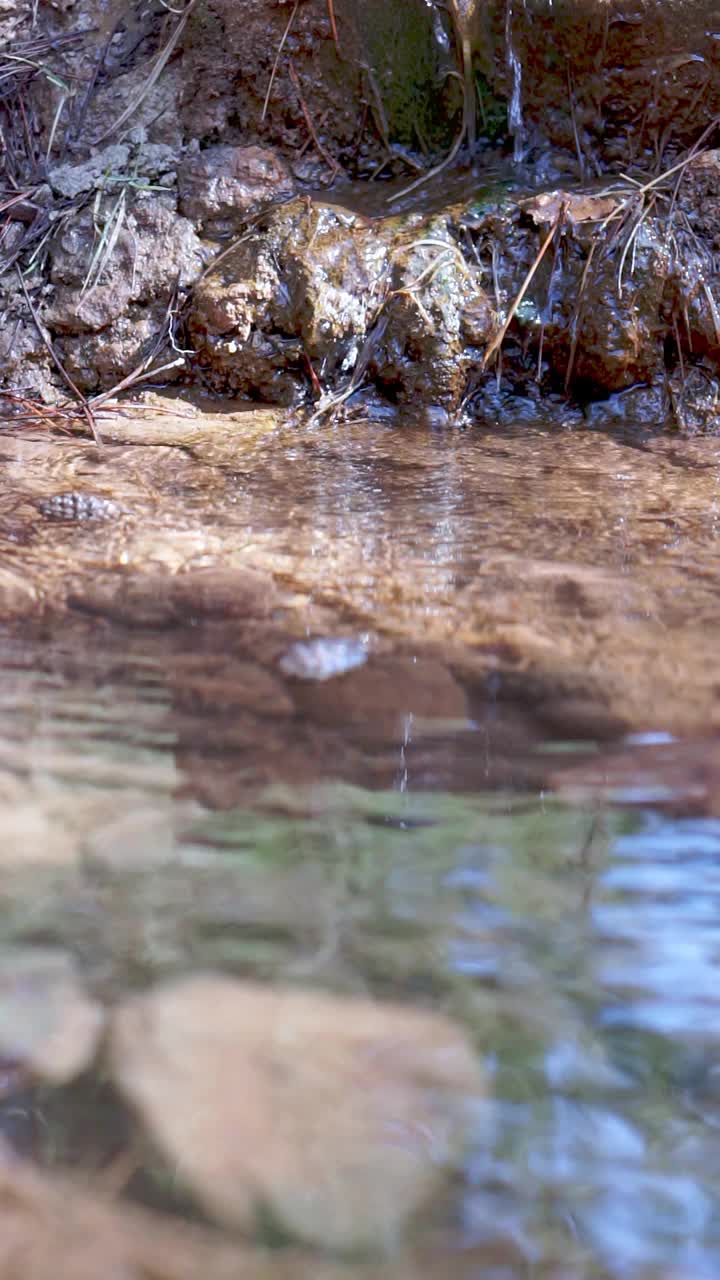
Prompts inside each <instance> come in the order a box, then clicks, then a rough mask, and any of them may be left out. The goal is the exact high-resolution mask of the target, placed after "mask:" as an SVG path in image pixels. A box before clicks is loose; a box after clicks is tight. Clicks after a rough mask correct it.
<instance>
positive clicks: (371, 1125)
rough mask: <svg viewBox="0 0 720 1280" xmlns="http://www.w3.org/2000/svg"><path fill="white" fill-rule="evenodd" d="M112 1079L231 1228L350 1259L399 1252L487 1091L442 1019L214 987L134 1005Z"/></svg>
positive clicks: (117, 1039) (181, 990)
mask: <svg viewBox="0 0 720 1280" xmlns="http://www.w3.org/2000/svg"><path fill="white" fill-rule="evenodd" d="M110 1069H111V1071H112V1074H113V1078H114V1079H115V1081H116V1083H117V1085H118V1087H119V1088H120V1089H121V1090H122V1092H123V1093H124V1094H125V1095H126V1096H127V1097H128V1098H129V1099H130V1101H132V1102H133V1103H134V1104H135V1105H136V1106H137V1107H138V1108H139V1110H140V1112H141V1114H142V1116H143V1118H144V1120H145V1123H146V1124H147V1126H148V1128H149V1130H150V1132H151V1133H152V1134H153V1137H154V1139H155V1141H156V1142H158V1144H159V1145H160V1146H161V1148H162V1149H163V1150H164V1151H165V1154H166V1155H167V1157H168V1158H169V1159H170V1160H171V1161H172V1162H173V1166H174V1167H175V1168H177V1169H178V1170H179V1171H180V1172H181V1173H182V1174H183V1176H184V1177H186V1178H187V1179H188V1180H189V1182H190V1183H191V1185H192V1186H193V1187H194V1189H195V1191H196V1192H197V1194H198V1196H199V1197H200V1199H201V1200H202V1201H203V1203H204V1204H205V1205H206V1207H207V1208H208V1210H209V1211H210V1212H211V1213H212V1214H213V1215H214V1216H215V1217H217V1218H219V1219H220V1220H221V1221H223V1222H227V1223H229V1224H230V1225H233V1226H240V1227H242V1228H245V1229H247V1228H249V1227H251V1226H252V1224H253V1220H254V1217H255V1215H256V1214H257V1213H258V1212H261V1211H262V1212H264V1213H265V1214H270V1215H271V1217H272V1218H273V1219H274V1220H275V1221H276V1222H277V1223H278V1224H279V1225H280V1226H281V1227H282V1228H283V1229H284V1230H285V1231H287V1232H289V1233H290V1234H292V1235H293V1236H296V1237H299V1238H301V1239H303V1240H306V1241H310V1242H312V1243H317V1244H320V1245H324V1246H327V1247H330V1248H335V1249H357V1248H371V1249H373V1250H374V1249H378V1248H381V1249H382V1248H388V1247H390V1246H391V1245H393V1244H394V1243H395V1241H396V1240H397V1238H398V1236H399V1235H400V1234H401V1232H402V1230H403V1228H404V1226H405V1225H406V1223H407V1221H408V1219H409V1218H410V1217H411V1216H412V1215H413V1214H414V1213H415V1212H416V1211H417V1210H418V1209H419V1208H420V1207H421V1205H422V1204H423V1203H424V1202H426V1201H427V1199H428V1197H429V1196H431V1195H432V1194H433V1191H434V1190H436V1189H437V1188H438V1186H439V1185H441V1184H442V1180H443V1168H444V1167H446V1166H447V1164H448V1162H451V1161H452V1159H453V1158H454V1157H455V1156H457V1154H458V1149H459V1146H460V1145H461V1144H462V1140H463V1136H464V1132H465V1126H466V1125H467V1112H466V1108H467V1104H468V1095H469V1096H470V1098H471V1099H472V1100H473V1101H475V1102H477V1099H478V1097H479V1096H480V1095H481V1093H482V1077H481V1073H480V1070H479V1066H478V1063H477V1060H476V1058H475V1055H474V1053H473V1052H472V1050H471V1048H470V1046H469V1044H468V1042H467V1040H466V1038H465V1036H464V1034H463V1033H462V1031H460V1030H459V1029H458V1028H456V1027H455V1026H453V1024H452V1023H451V1022H449V1021H448V1020H447V1019H446V1018H444V1017H442V1016H440V1015H436V1014H426V1013H419V1012H415V1011H413V1010H409V1009H404V1008H402V1007H394V1006H392V1005H381V1004H374V1003H372V1002H371V1001H366V1000H360V999H354V1000H353V999H343V1000H339V999H337V998H335V997H332V996H327V995H322V994H319V993H318V994H314V993H310V992H301V991H282V990H273V989H272V988H263V987H258V986H254V985H251V984H243V983H239V982H235V981H233V980H231V979H227V978H222V977H212V976H207V977H195V978H190V979H187V980H185V981H180V982H177V983H175V984H173V985H169V986H166V987H160V988H158V989H157V990H156V991H154V992H151V993H150V994H149V995H146V996H141V997H139V998H137V999H135V1000H131V1001H129V1002H127V1003H126V1004H125V1005H123V1006H122V1007H121V1008H120V1009H119V1010H118V1012H117V1014H116V1015H115V1018H114V1022H113V1027H112V1033H111V1043H110Z"/></svg>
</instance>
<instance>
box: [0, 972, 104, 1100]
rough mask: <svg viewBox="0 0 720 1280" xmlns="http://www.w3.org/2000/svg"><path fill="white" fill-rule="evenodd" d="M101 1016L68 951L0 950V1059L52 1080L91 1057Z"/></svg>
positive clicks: (69, 1074)
mask: <svg viewBox="0 0 720 1280" xmlns="http://www.w3.org/2000/svg"><path fill="white" fill-rule="evenodd" d="M104 1021H105V1015H104V1013H103V1010H102V1009H101V1007H100V1006H99V1005H97V1004H95V1002H94V1001H92V1000H90V998H89V997H88V996H87V994H86V993H85V991H84V990H83V988H82V985H81V983H80V980H79V978H78V976H77V974H76V972H75V966H74V964H73V961H72V958H71V956H69V955H68V954H66V953H65V952H63V951H50V950H43V949H41V948H35V947H33V948H15V947H9V948H3V949H2V951H0V1059H2V1060H3V1061H4V1062H9V1063H12V1064H13V1065H14V1066H16V1067H17V1068H19V1070H20V1071H24V1072H27V1073H28V1074H29V1075H31V1076H33V1077H34V1078H35V1079H38V1080H44V1081H47V1082H48V1083H50V1084H53V1085H60V1084H65V1083H67V1081H69V1080H72V1079H73V1078H74V1077H75V1076H77V1075H79V1074H80V1072H81V1071H84V1070H85V1069H86V1067H88V1066H89V1065H90V1063H91V1061H92V1059H93V1058H94V1056H95V1051H96V1049H97V1045H98V1041H99V1038H100V1035H101V1032H102V1029H103V1025H104Z"/></svg>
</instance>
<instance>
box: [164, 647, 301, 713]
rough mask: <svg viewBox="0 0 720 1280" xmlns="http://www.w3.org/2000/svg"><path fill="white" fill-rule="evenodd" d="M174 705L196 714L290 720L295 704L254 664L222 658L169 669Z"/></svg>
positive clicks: (196, 658) (195, 659) (199, 658)
mask: <svg viewBox="0 0 720 1280" xmlns="http://www.w3.org/2000/svg"><path fill="white" fill-rule="evenodd" d="M170 679H171V684H172V689H173V702H174V705H175V706H176V707H177V708H179V709H180V710H183V711H190V712H193V713H196V714H207V713H208V712H215V713H217V712H222V713H228V712H237V711H239V710H244V711H250V712H252V713H253V714H254V715H258V716H273V717H274V716H291V715H292V714H293V711H294V704H293V702H292V700H291V698H290V697H289V695H288V694H287V693H286V691H285V689H284V687H283V685H282V684H281V683H280V681H279V680H277V679H275V677H274V676H273V675H271V674H270V672H269V671H265V670H264V668H263V667H260V666H258V665H257V664H256V663H254V662H242V661H240V660H238V659H233V658H227V657H225V656H223V655H212V656H209V657H208V656H205V655H200V654H198V655H193V656H191V657H180V658H177V659H175V660H174V661H173V662H172V664H171V666H170Z"/></svg>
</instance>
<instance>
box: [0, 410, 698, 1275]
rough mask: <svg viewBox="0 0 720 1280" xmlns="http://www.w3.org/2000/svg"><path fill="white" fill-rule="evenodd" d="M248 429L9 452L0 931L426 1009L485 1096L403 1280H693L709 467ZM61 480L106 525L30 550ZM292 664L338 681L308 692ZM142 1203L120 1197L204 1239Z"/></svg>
mask: <svg viewBox="0 0 720 1280" xmlns="http://www.w3.org/2000/svg"><path fill="white" fill-rule="evenodd" d="M245 418H247V419H248V421H247V422H246V421H245V420H244V419H243V415H241V414H237V415H235V417H234V418H233V419H232V422H231V428H227V427H226V428H225V429H224V430H223V429H222V428H221V427H218V425H217V424H216V423H209V421H208V420H207V419H206V418H202V415H201V416H200V418H199V419H198V420H196V419H195V418H192V417H191V418H190V419H188V418H185V417H182V418H178V419H177V421H176V420H175V419H174V418H173V417H172V414H171V415H170V416H169V417H163V416H160V417H158V418H157V419H149V420H148V421H147V422H146V421H140V422H139V423H129V424H128V423H127V422H125V421H124V420H123V421H120V422H116V423H115V424H114V427H113V428H112V430H114V431H115V433H116V447H115V448H111V449H108V450H107V452H106V453H105V454H104V455H102V457H100V458H95V457H94V456H93V458H92V459H91V458H90V457H89V456H88V450H87V448H86V446H85V445H81V444H78V443H77V442H75V441H72V442H68V443H67V444H63V445H62V446H59V447H57V448H56V445H57V443H58V442H49V443H48V442H41V441H38V440H34V441H32V442H28V441H22V440H20V441H17V440H15V438H14V437H12V438H11V437H9V436H8V437H3V439H2V453H3V458H2V464H3V466H4V467H5V472H6V480H7V484H8V491H9V490H10V489H13V487H18V488H19V489H20V490H21V491H22V492H26V493H27V498H26V503H25V507H22V508H16V507H13V509H12V510H10V509H8V511H7V512H6V513H5V525H4V526H3V533H4V536H5V537H6V539H7V541H8V545H7V547H6V552H7V557H6V563H5V564H4V565H3V566H2V573H1V574H0V596H2V601H1V602H2V603H3V605H4V606H7V604H8V601H9V602H10V604H11V605H12V604H13V602H15V601H17V600H19V601H20V605H22V604H23V601H24V600H25V596H24V595H23V591H24V590H25V589H26V588H27V589H28V590H29V589H33V590H36V589H37V591H38V593H39V599H40V600H41V601H42V602H43V604H44V613H43V610H42V609H38V610H36V611H35V616H34V619H33V620H32V621H31V622H23V621H17V622H15V623H7V624H6V625H5V627H4V630H3V631H2V633H1V634H0V711H1V712H2V724H1V728H0V830H1V832H2V870H3V875H2V878H0V942H1V943H2V944H3V945H4V946H8V945H10V944H17V943H18V942H21V943H24V944H30V945H34V946H48V945H53V946H60V947H62V948H64V949H67V950H68V951H70V952H71V953H72V955H73V956H74V957H75V958H76V960H77V962H78V964H79V967H80V970H81V973H82V975H83V978H84V981H85V982H86V983H87V985H88V987H89V988H90V990H91V991H92V992H93V993H94V994H95V995H97V996H98V997H100V998H102V999H104V1000H108V1001H111V1002H112V1001H114V1000H115V999H117V998H118V996H122V995H123V994H124V993H125V992H127V991H128V990H129V989H132V990H134V989H137V988H138V987H146V986H148V985H149V984H152V983H153V982H155V981H157V980H158V979H160V978H162V977H164V976H167V975H172V974H177V973H180V972H183V973H184V972H187V971H188V970H190V971H192V970H196V969H202V968H208V967H209V968H213V969H221V970H223V971H225V972H230V973H233V974H236V975H239V976H241V977H253V978H260V979H262V980H263V981H265V982H270V983H278V984H288V983H289V984H292V985H304V984H308V983H309V984H312V985H316V986H318V987H320V988H322V989H328V990H332V991H339V992H354V993H363V994H367V993H370V994H374V995H377V996H378V997H379V998H383V999H394V1000H399V1001H405V1002H407V1003H410V1004H414V1005H421V1006H425V1007H430V1008H442V1009H445V1010H446V1011H448V1012H449V1013H450V1014H451V1015H452V1016H453V1017H455V1018H457V1019H458V1020H460V1021H461V1022H462V1023H463V1024H464V1025H465V1026H466V1027H467V1028H468V1029H469V1031H470V1033H471V1034H472V1035H473V1037H474V1040H475V1043H476V1044H477V1046H478V1050H479V1053H480V1054H481V1056H482V1058H483V1061H484V1062H485V1064H486V1067H487V1070H488V1072H489V1073H490V1075H491V1078H492V1085H493V1100H492V1105H491V1106H490V1107H489V1108H486V1107H483V1108H482V1114H478V1116H477V1127H476V1131H474V1132H473V1133H472V1134H471V1135H470V1137H471V1143H470V1154H469V1159H468V1163H467V1166H466V1168H465V1169H464V1170H463V1171H461V1173H460V1175H459V1176H458V1178H457V1179H456V1180H455V1182H454V1183H453V1186H452V1188H451V1193H450V1194H449V1197H448V1202H447V1203H443V1204H442V1205H438V1207H437V1212H436V1214H435V1215H434V1216H433V1219H432V1222H423V1223H421V1224H419V1226H418V1232H417V1236H418V1238H417V1241H414V1242H413V1243H417V1245H418V1247H422V1246H423V1244H424V1242H425V1240H426V1237H428V1236H429V1238H430V1240H431V1242H432V1243H433V1247H434V1248H435V1249H436V1256H437V1250H438V1249H439V1251H440V1254H439V1256H440V1259H441V1261H440V1263H439V1264H434V1267H433V1268H432V1269H431V1272H428V1275H430V1274H431V1273H432V1275H433V1276H437V1275H438V1271H439V1274H441V1275H442V1276H443V1280H445V1277H446V1276H448V1275H450V1274H452V1276H453V1277H454V1278H455V1277H457V1280H459V1276H460V1275H462V1277H463V1280H470V1276H473V1277H475V1276H477V1275H478V1273H479V1274H481V1275H482V1276H483V1280H488V1278H490V1280H509V1278H510V1280H527V1278H528V1276H533V1280H538V1278H539V1280H598V1278H605V1280H607V1277H610V1278H611V1280H626V1277H633V1280H634V1278H635V1277H639V1278H641V1280H710V1278H712V1280H716V1277H717V1276H718V1274H720V1235H719V1227H718V1224H719V1223H720V1156H719V1155H718V1150H719V1148H718V1141H717V1138H718V1126H719V1125H720V1070H719V1068H720V1052H719V1048H720V1046H719V1045H718V1019H717V1016H716V1014H717V1006H718V997H717V995H716V989H718V984H717V982H716V974H717V969H718V954H719V949H718V936H719V932H720V930H719V926H718V923H717V921H718V909H717V908H718V902H717V895H718V885H719V884H720V873H719V872H718V870H717V868H718V866H720V860H719V859H718V853H719V852H720V826H719V825H718V820H717V818H715V817H711V816H707V817H703V816H698V815H702V814H704V813H707V814H712V813H714V812H715V813H716V812H717V811H718V808H719V807H720V787H718V786H717V783H716V779H717V778H718V777H720V753H718V749H717V745H716V737H715V735H716V732H717V723H718V715H719V714H720V713H719V712H718V692H717V690H718V683H717V681H716V679H715V674H714V673H715V666H716V657H715V655H716V637H717V625H718V611H717V589H716V579H717V570H716V565H717V514H716V513H717V492H716V491H717V481H716V461H717V459H716V454H717V443H716V442H715V441H708V442H702V441H699V442H694V443H693V444H692V445H689V446H688V447H687V449H686V450H685V451H684V452H683V456H682V460H681V461H679V460H678V458H676V457H675V454H674V453H673V450H672V449H671V448H670V446H669V445H667V442H660V444H659V445H658V448H657V450H656V451H655V452H653V451H651V450H650V448H649V446H648V450H649V451H645V452H641V451H640V450H639V449H638V448H636V447H634V446H633V447H629V446H628V447H626V446H625V444H624V443H623V442H622V441H621V440H612V439H609V438H603V437H600V436H597V435H594V434H592V433H582V434H579V435H578V436H577V437H573V436H571V435H566V434H564V433H560V434H558V433H552V432H550V431H547V432H544V431H538V430H534V431H533V430H530V429H528V431H527V432H526V431H523V432H517V433H512V432H511V433H505V434H503V435H495V436H493V435H484V434H481V433H474V434H473V433H465V434H460V433H438V434H434V433H431V432H428V431H420V430H417V429H412V428H408V429H407V430H405V429H403V430H400V429H399V428H397V427H392V428H391V427H388V426H385V425H382V424H380V425H378V424H377V423H376V424H368V423H363V422H356V423H349V424H345V425H343V426H342V427H333V426H330V427H328V428H327V429H324V428H323V429H317V430H314V431H313V432H312V433H310V434H308V435H303V433H302V432H301V431H300V430H299V429H297V428H296V427H293V426H291V425H289V424H288V423H282V422H281V423H278V422H277V421H276V420H275V419H272V420H270V419H268V420H267V421H265V418H263V419H262V421H260V418H259V417H258V418H252V419H250V416H249V415H245ZM253 424H254V426H253ZM253 429H255V431H256V435H255V436H254V437H253V442H252V443H251V445H250V444H248V445H247V453H243V448H242V447H241V446H240V444H239V443H238V441H239V440H241V439H244V440H247V438H248V434H251V433H252V430H253ZM233 433H234V434H233ZM243 433H245V434H243ZM108 434H109V438H110V434H111V429H110V428H108ZM673 448H674V446H673ZM289 476H291V478H292V484H289ZM88 487H90V489H92V490H93V491H95V490H97V491H98V492H102V493H107V494H109V495H110V496H112V497H113V499H115V498H118V499H120V500H121V501H122V503H123V505H124V507H125V508H126V509H127V515H126V516H123V517H122V518H121V519H120V520H118V521H110V522H108V523H107V524H100V525H98V526H97V527H87V526H83V527H73V526H71V527H69V528H65V527H64V526H60V525H58V524H57V523H54V522H52V523H51V522H43V521H39V520H38V514H37V512H38V508H37V501H38V500H39V498H40V497H42V498H43V499H44V498H46V497H47V496H48V494H50V492H51V491H52V492H55V491H60V492H62V491H67V490H75V489H82V491H83V492H84V491H85V490H87V489H88ZM33 504H35V505H33ZM218 567H219V568H220V569H221V570H222V572H223V573H224V572H225V571H227V573H228V574H229V576H228V577H227V578H221V579H217V578H215V579H213V582H214V585H213V582H211V583H210V586H208V584H207V581H206V580H205V579H203V578H202V574H203V573H204V572H205V571H206V570H208V569H210V570H213V571H214V570H215V569H217V568H218ZM196 572H197V573H198V574H199V577H198V578H194V577H193V574H195V573H196ZM168 584H170V586H169V587H168ZM178 584H179V587H180V588H182V590H181V592H180V594H179V595H178V594H177V593H176V594H175V595H173V589H174V587H177V586H178ZM183 584H185V585H183ZM238 599H239V600H240V604H238ZM68 601H69V603H70V606H71V607H70V608H69V609H68V608H66V605H67V603H68ZM313 637H315V638H316V639H317V638H318V637H320V638H322V637H335V638H337V637H342V638H343V639H342V646H347V653H349V654H350V655H354V657H355V658H356V659H357V664H356V665H354V666H353V668H352V670H351V669H350V668H347V670H346V674H345V675H343V676H340V677H339V676H336V674H335V673H334V672H333V674H332V676H331V678H329V679H327V680H325V681H322V682H318V681H313V680H310V681H308V680H304V679H303V678H299V677H298V673H297V665H296V662H295V660H294V659H293V661H292V662H291V663H290V665H289V667H288V664H287V662H286V661H285V659H286V658H287V655H293V654H294V655H295V658H297V655H298V650H297V648H296V647H294V646H297V645H298V644H299V645H305V644H306V643H307V642H308V641H312V640H313ZM323 643H324V644H325V641H323ZM358 645H359V646H360V649H359V648H358ZM342 646H341V648H342ZM360 650H361V652H360ZM342 651H343V652H344V649H343V650H342ZM308 652H309V651H308V650H307V649H306V648H302V649H301V650H300V653H301V655H302V656H303V661H305V659H307V656H308ZM315 652H316V650H315V649H312V651H311V656H312V653H315ZM338 652H340V651H339V650H338V648H337V645H336V644H335V640H333V641H332V645H331V647H330V649H328V648H327V645H325V648H324V649H323V653H325V657H326V658H327V656H328V653H330V655H331V656H332V658H333V661H334V660H335V659H336V658H337V655H338ZM365 657H367V661H364V659H365ZM361 659H362V661H361ZM284 662H285V665H283V663H284ZM326 665H327V664H326ZM330 665H331V666H332V663H330ZM625 721H627V724H628V727H629V729H630V733H629V734H628V735H627V737H626V739H625V741H624V744H623V745H622V747H621V748H617V749H614V750H611V749H610V748H608V747H606V746H604V745H603V744H604V743H605V742H607V741H608V740H612V738H613V736H614V735H616V734H618V733H620V734H622V733H623V728H624V722H625ZM683 729H685V731H686V736H683ZM698 732H699V733H701V734H703V735H704V736H703V737H701V738H699V737H697V736H692V735H693V734H695V735H697V733H698ZM661 810H663V811H664V812H661ZM673 810H674V811H675V812H676V813H678V814H684V815H686V816H682V817H672V816H668V815H669V814H670V812H671V811H673ZM690 815H695V816H690ZM21 1086H22V1089H23V1090H24V1091H23V1092H21V1093H20V1094H18V1089H20V1088H21ZM25 1086H26V1082H24V1081H23V1079H22V1073H20V1076H17V1074H13V1072H10V1073H9V1075H8V1078H7V1081H5V1083H4V1084H3V1089H4V1090H5V1093H4V1094H3V1097H2V1099H0V1101H2V1104H3V1105H2V1113H1V1115H2V1126H3V1131H4V1132H7V1133H8V1134H9V1136H10V1137H11V1139H12V1140H13V1141H16V1143H17V1145H18V1146H19V1147H20V1148H22V1149H23V1150H27V1151H28V1153H29V1154H31V1155H32V1156H33V1158H35V1159H37V1160H39V1161H40V1162H42V1163H45V1164H50V1165H53V1167H56V1166H58V1165H59V1166H60V1167H66V1166H68V1165H69V1166H70V1167H72V1168H75V1169H79V1170H81V1171H82V1170H84V1171H87V1170H88V1169H91V1170H96V1169H101V1170H102V1169H105V1167H106V1166H108V1165H111V1164H112V1161H113V1160H114V1159H115V1158H116V1157H117V1155H118V1151H120V1152H121V1153H122V1151H123V1148H124V1146H125V1145H130V1144H131V1142H132V1134H133V1129H132V1124H131V1122H130V1120H129V1118H128V1116H127V1115H126V1114H121V1113H119V1111H118V1103H117V1099H113V1098H112V1097H111V1096H109V1095H108V1092H107V1090H106V1089H105V1088H104V1087H103V1082H102V1081H100V1080H99V1079H96V1078H95V1077H93V1078H92V1079H88V1078H84V1079H83V1080H82V1081H80V1082H79V1083H78V1084H77V1085H75V1086H71V1087H70V1088H68V1089H61V1090H57V1091H52V1090H47V1089H46V1090H41V1091H38V1090H36V1089H32V1088H30V1087H27V1088H26V1087H25ZM20 1116H22V1117H24V1119H23V1120H22V1122H21V1121H20V1120H19V1117H20ZM13 1135H14V1136H13ZM168 1181H169V1180H168V1177H167V1171H165V1172H164V1173H163V1171H162V1170H160V1171H159V1172H158V1171H157V1170H156V1169H154V1168H153V1167H148V1168H146V1169H143V1170H142V1171H141V1174H140V1175H138V1177H137V1178H135V1179H133V1180H132V1182H131V1184H130V1188H129V1193H130V1194H132V1195H134V1196H136V1197H139V1198H141V1199H143V1200H146V1201H150V1202H151V1203H153V1204H158V1203H159V1204H161V1205H162V1206H163V1207H165V1208H168V1207H172V1208H174V1209H175V1210H176V1211H177V1212H182V1213H190V1212H192V1210H191V1208H190V1206H189V1205H188V1203H187V1201H182V1200H181V1201H179V1202H175V1201H173V1198H172V1195H171V1194H170V1192H169V1191H168ZM417 1274H418V1276H420V1277H424V1276H425V1274H426V1273H425V1270H424V1269H423V1266H422V1265H420V1264H418V1270H417Z"/></svg>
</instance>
